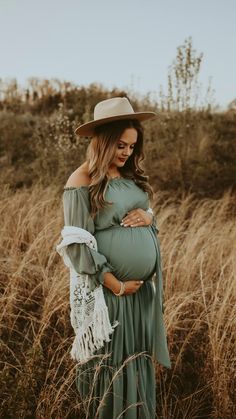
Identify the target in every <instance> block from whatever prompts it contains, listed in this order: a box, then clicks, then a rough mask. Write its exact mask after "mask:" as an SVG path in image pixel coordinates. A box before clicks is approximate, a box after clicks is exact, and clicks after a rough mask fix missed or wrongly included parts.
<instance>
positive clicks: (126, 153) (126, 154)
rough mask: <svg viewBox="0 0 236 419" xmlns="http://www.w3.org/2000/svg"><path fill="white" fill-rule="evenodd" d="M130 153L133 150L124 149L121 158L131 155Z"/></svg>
mask: <svg viewBox="0 0 236 419" xmlns="http://www.w3.org/2000/svg"><path fill="white" fill-rule="evenodd" d="M132 152H133V149H132V148H130V149H128V148H125V149H124V150H123V153H122V154H123V156H125V157H129V156H130V155H131V154H132Z"/></svg>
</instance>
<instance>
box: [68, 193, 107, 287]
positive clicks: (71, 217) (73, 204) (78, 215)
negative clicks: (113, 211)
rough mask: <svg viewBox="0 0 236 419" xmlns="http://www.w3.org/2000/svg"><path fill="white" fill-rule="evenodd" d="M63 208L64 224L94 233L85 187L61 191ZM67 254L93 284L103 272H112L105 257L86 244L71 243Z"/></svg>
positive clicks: (96, 283) (101, 281)
mask: <svg viewBox="0 0 236 419" xmlns="http://www.w3.org/2000/svg"><path fill="white" fill-rule="evenodd" d="M63 210H64V223H65V226H74V227H80V228H83V229H85V230H87V231H89V233H91V234H94V231H95V226H94V222H93V219H92V217H91V215H90V212H89V210H90V203H89V192H88V188H87V187H80V188H68V189H65V190H64V193H63ZM67 254H68V256H69V258H70V261H71V263H72V265H73V267H74V270H75V271H76V272H77V273H80V274H88V275H90V277H91V279H93V280H94V285H95V286H97V285H98V284H99V283H101V284H103V282H104V276H103V274H104V272H112V271H113V268H112V266H111V265H110V264H109V263H108V261H107V259H106V257H105V256H104V255H102V254H101V253H99V252H98V251H96V250H93V249H90V248H89V247H88V246H87V245H86V244H84V243H82V244H78V243H72V244H70V245H69V246H68V249H67Z"/></svg>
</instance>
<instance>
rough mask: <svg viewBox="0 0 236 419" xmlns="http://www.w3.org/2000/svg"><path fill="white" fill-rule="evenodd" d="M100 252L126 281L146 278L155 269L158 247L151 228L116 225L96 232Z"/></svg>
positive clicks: (118, 276)
mask: <svg viewBox="0 0 236 419" xmlns="http://www.w3.org/2000/svg"><path fill="white" fill-rule="evenodd" d="M95 238H96V240H97V244H98V251H99V252H100V253H102V254H103V255H104V256H105V257H106V258H107V260H108V262H109V263H110V264H111V265H112V267H113V268H114V272H113V273H114V275H115V276H116V277H117V278H118V279H120V280H121V281H122V280H127V279H140V280H145V279H147V278H148V277H150V276H151V275H152V274H153V273H154V272H155V265H156V247H155V243H154V238H153V236H152V233H151V231H150V230H149V228H145V227H134V228H132V227H112V228H108V229H106V230H101V231H96V233H95Z"/></svg>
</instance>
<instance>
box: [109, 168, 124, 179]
mask: <svg viewBox="0 0 236 419" xmlns="http://www.w3.org/2000/svg"><path fill="white" fill-rule="evenodd" d="M107 176H108V177H109V178H111V179H112V178H114V177H121V174H120V172H119V171H118V170H116V171H115V170H108V172H107Z"/></svg>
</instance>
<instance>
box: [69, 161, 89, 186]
mask: <svg viewBox="0 0 236 419" xmlns="http://www.w3.org/2000/svg"><path fill="white" fill-rule="evenodd" d="M89 184H90V177H89V174H88V163H87V162H85V163H83V164H82V165H81V166H79V167H78V168H77V169H76V170H75V171H74V172H73V173H71V175H70V176H69V178H68V180H67V182H66V185H65V187H66V188H67V187H75V188H79V187H80V186H88V185H89Z"/></svg>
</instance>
